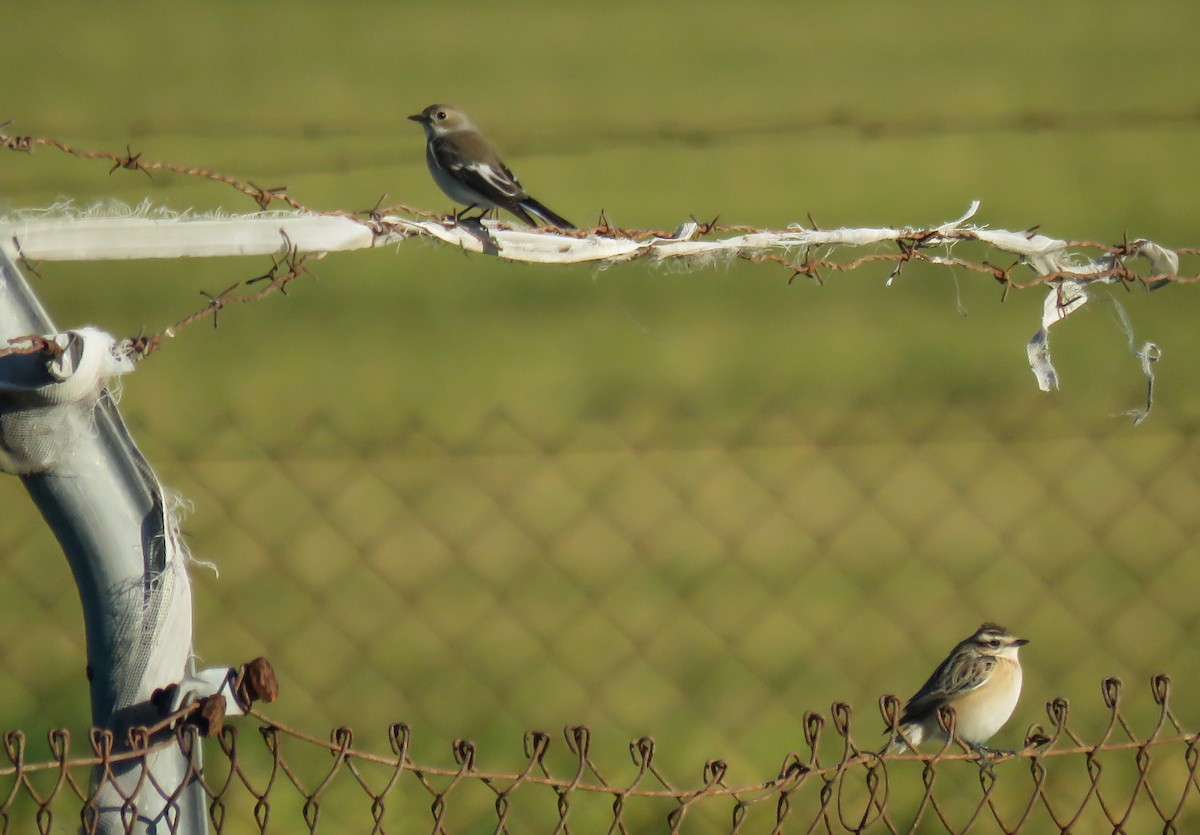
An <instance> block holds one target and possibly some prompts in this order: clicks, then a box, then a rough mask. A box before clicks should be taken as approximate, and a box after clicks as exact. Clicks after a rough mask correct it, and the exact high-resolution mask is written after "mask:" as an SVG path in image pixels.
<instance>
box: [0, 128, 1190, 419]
mask: <svg viewBox="0 0 1200 835" xmlns="http://www.w3.org/2000/svg"><path fill="white" fill-rule="evenodd" d="M4 128H5V126H3V125H0V131H2V130H4ZM0 147H2V148H6V149H9V150H13V151H20V152H25V153H32V151H33V150H34V149H36V148H42V147H46V148H53V149H56V150H58V151H60V152H62V153H65V154H69V155H71V156H74V157H77V158H80V159H85V160H92V159H94V160H102V161H106V162H108V163H109V165H110V168H109V173H110V174H111V173H114V172H116V171H117V170H118V169H127V170H133V171H141V172H143V173H145V174H147V175H151V174H152V172H158V171H164V172H172V173H175V174H178V175H181V176H192V177H199V178H203V179H208V180H211V181H213V182H217V183H221V184H224V185H227V186H229V187H232V188H234V189H236V190H237V191H239V192H241V193H242V194H245V195H246V196H248V197H250V198H251V199H252V200H253V201H254V203H255V205H256V206H257V207H258V210H259V211H258V212H257V213H256V214H253V215H248V216H242V217H195V216H190V215H184V216H179V217H175V218H167V219H166V220H172V221H175V223H166V222H163V221H162V220H160V219H159V218H157V217H156V218H154V219H153V221H150V219H149V218H147V217H145V216H143V215H138V214H134V215H133V216H127V217H121V218H115V217H103V216H96V215H92V214H87V213H84V214H83V215H82V216H79V215H75V216H69V215H68V216H64V215H61V214H60V215H58V216H55V215H54V213H53V212H51V213H49V214H48V215H47V216H43V217H33V216H28V215H18V216H16V217H13V218H10V219H0V240H11V244H12V247H13V249H14V250H15V252H16V253H17V255H18V256H19V257H20V258H21V259H22V262H23V263H26V264H29V259H30V258H36V259H39V260H53V259H81V258H138V257H168V256H176V257H179V256H191V255H194V256H202V255H210V256H211V255H226V254H235V253H236V254H254V253H259V254H272V253H276V255H275V256H274V258H273V262H272V267H271V268H270V270H268V271H267V273H265V274H264V275H262V276H258V277H256V278H253V279H248V280H244V281H241V280H240V281H238V282H235V283H234V284H233V285H231V286H230V288H228V289H227V290H226V291H224V292H222V293H220V294H217V295H215V296H214V295H210V294H208V293H207V292H205V293H204V294H205V295H206V296H207V297H208V299H209V304H208V305H206V306H205V307H204V308H203V309H202V310H199V311H196V312H195V313H193V314H192V315H190V316H188V317H185V318H184V319H181V320H180V321H179V322H177V323H176V324H175V325H173V326H171V327H168V328H165V329H163V330H161V331H159V332H158V333H156V334H154V335H153V336H150V337H145V336H141V337H138V338H135V339H133V340H130V344H131V346H132V351H133V353H134V354H135V355H138V356H146V355H148V354H149V353H151V352H153V351H154V350H156V349H157V348H158V347H159V346H160V345H161V343H162V340H163V339H164V338H165V337H168V336H173V335H174V334H175V333H177V332H178V331H179V330H180V329H182V328H185V327H187V326H188V325H190V324H192V323H194V322H195V321H198V320H199V319H202V318H204V317H206V316H211V317H212V321H213V325H214V327H216V325H217V322H218V314H219V312H220V311H221V310H222V309H224V308H225V307H226V306H228V305H229V304H232V303H234V302H239V303H244V302H250V301H256V300H258V299H261V298H264V297H265V296H267V295H270V294H271V293H273V292H275V291H279V292H281V293H284V294H286V292H287V290H286V287H287V284H288V283H289V282H290V281H291V280H293V279H295V278H296V277H297V276H298V275H299V274H300V273H301V272H303V263H304V259H305V258H307V257H309V256H312V255H315V254H318V253H327V252H331V251H338V250H347V249H358V248H369V247H379V246H381V245H383V244H387V243H393V242H400V241H404V240H407V239H410V238H415V237H426V238H433V239H434V240H437V241H440V242H442V243H444V244H447V245H451V246H455V247H458V248H461V249H463V250H464V251H468V252H476V253H482V254H488V255H493V256H496V257H499V258H504V259H507V260H513V261H522V262H526V263H541V264H571V263H588V262H590V263H600V264H613V263H619V262H622V261H629V260H634V259H639V258H646V259H650V260H651V261H654V262H658V263H663V262H672V263H681V264H685V265H688V266H693V267H705V266H709V265H712V264H715V263H727V262H729V261H732V260H736V259H743V260H747V261H749V262H751V263H772V264H778V265H779V266H780V267H782V268H783V269H784V270H786V271H787V276H788V278H787V280H788V282H789V283H791V282H793V281H795V279H796V278H798V277H799V276H805V277H808V278H811V279H813V280H814V281H816V282H817V284H819V285H820V284H823V283H824V282H825V280H826V276H828V275H832V274H838V273H848V272H852V271H855V270H860V269H863V268H865V267H868V266H870V265H876V264H878V265H880V266H883V267H885V268H886V269H887V270H888V272H887V275H886V277H885V278H884V283H885V284H886V285H889V286H891V285H894V284H896V283H897V282H898V281H899V279H900V278H901V276H902V274H903V273H906V272H907V271H908V269H909V268H910V266H911V265H914V264H922V265H928V266H930V267H934V268H941V269H951V270H955V271H958V270H962V271H966V272H970V273H975V274H978V275H982V276H987V277H989V278H991V279H993V280H994V281H996V282H997V283H999V284H1000V285H1001V288H1002V289H1001V295H1000V298H1001V300H1002V301H1003V300H1004V299H1006V298H1007V297H1008V293H1009V291H1010V290H1012V289H1025V288H1030V287H1037V286H1046V287H1048V288H1049V290H1050V295H1049V296H1048V297H1047V298H1046V299H1045V302H1044V305H1043V315H1042V319H1041V322H1040V328H1039V329H1038V331H1037V332H1036V333H1035V334H1034V336H1033V338H1032V339H1031V340H1030V341H1029V342H1028V344H1027V345H1026V352H1027V356H1028V361H1029V364H1030V368H1031V370H1032V371H1033V373H1034V375H1035V377H1036V379H1037V382H1038V386H1039V387H1040V388H1042V389H1043V390H1045V391H1049V390H1052V389H1054V388H1057V387H1058V385H1059V377H1058V373H1057V371H1056V369H1055V368H1054V365H1053V363H1052V361H1051V356H1050V346H1049V329H1050V327H1051V326H1052V325H1054V324H1056V323H1058V322H1060V321H1062V320H1063V319H1065V318H1066V317H1067V316H1069V315H1070V314H1071V313H1073V312H1074V311H1076V310H1078V309H1079V308H1080V307H1082V306H1083V305H1084V304H1085V303H1086V302H1087V301H1088V299H1089V298H1090V297H1091V293H1092V292H1094V290H1093V288H1095V287H1097V286H1099V285H1103V284H1120V285H1121V286H1122V287H1124V288H1125V289H1127V290H1128V289H1129V288H1130V287H1131V286H1132V285H1134V284H1138V285H1141V286H1142V287H1144V288H1146V289H1151V290H1153V289H1157V288H1159V287H1162V286H1164V285H1166V284H1170V283H1177V284H1192V283H1195V282H1196V281H1200V268H1198V265H1197V264H1196V256H1197V255H1200V249H1198V248H1195V247H1185V248H1176V249H1169V248H1167V247H1165V246H1163V245H1161V244H1158V243H1155V242H1154V241H1151V240H1149V239H1147V238H1132V239H1131V238H1130V236H1129V235H1128V234H1126V235H1123V236H1122V240H1121V241H1120V242H1119V243H1117V244H1113V245H1105V244H1102V243H1099V242H1096V241H1088V240H1069V239H1056V238H1052V237H1049V236H1047V235H1045V234H1043V233H1042V231H1041V228H1040V225H1037V224H1035V225H1032V226H1029V227H1027V228H1026V229H1024V230H1022V231H1020V232H1009V231H1004V230H993V229H988V228H987V227H984V226H978V225H974V224H972V223H971V221H972V219H973V218H974V216H975V215H976V213H977V212H978V209H979V204H978V202H975V203H972V204H971V206H970V208H969V209H968V210H967V211H966V212H965V213H963V214H962V215H961V216H960V217H958V218H956V219H954V220H950V221H947V222H944V223H940V224H938V225H935V226H926V227H881V228H861V229H856V228H846V229H822V228H820V227H819V226H818V224H817V223H816V222H815V221H814V220H813V218H812V216H811V214H810V215H809V216H808V222H809V226H808V227H805V226H802V225H800V224H794V225H792V226H790V227H788V228H787V229H782V230H778V229H776V230H772V229H759V228H754V227H747V226H738V225H730V224H721V223H720V217H719V216H718V217H714V218H713V219H712V220H709V221H699V220H697V219H696V218H695V217H694V216H693V217H692V219H691V220H690V221H689V222H687V223H684V224H683V225H681V226H680V227H679V228H677V229H675V230H673V231H667V230H658V229H623V228H621V227H620V226H618V225H616V224H614V223H613V222H612V221H611V220H610V219H609V217H608V215H607V214H606V213H605V212H604V211H601V212H600V213H599V217H598V219H597V222H596V225H595V226H593V227H592V228H590V229H581V230H558V229H553V230H551V229H532V230H531V229H526V228H521V229H517V228H513V227H512V226H510V225H509V224H507V223H504V222H500V221H491V220H460V219H459V218H458V217H456V216H454V217H449V218H442V217H439V216H438V215H436V214H433V213H430V212H424V211H420V210H417V209H414V208H412V207H409V206H404V205H402V204H397V205H393V206H386V207H385V206H383V205H382V204H383V203H384V200H385V199H386V195H383V196H381V197H380V199H379V200H378V201H377V203H376V205H375V206H374V207H372V208H371V209H368V210H365V211H360V212H345V211H324V212H322V211H316V210H314V209H313V208H311V207H309V206H306V205H304V204H303V203H301V202H300V201H299V200H297V199H295V198H294V197H292V196H291V195H290V194H289V193H288V190H287V188H286V187H285V186H272V187H262V186H259V185H257V184H256V183H255V182H254V181H252V180H248V179H247V180H243V179H239V178H236V177H231V176H228V175H225V174H221V173H219V172H216V171H213V170H211V169H206V168H199V167H195V166H186V165H177V164H174V163H166V162H156V161H149V160H145V159H144V158H143V153H142V152H141V151H137V152H135V151H134V150H133V149H132V147H129V146H127V147H126V148H125V150H124V152H113V151H97V150H87V149H82V148H77V147H75V146H73V145H70V144H68V143H66V142H63V141H61V140H58V139H53V138H47V137H35V136H17V135H12V134H8V133H4V132H0ZM276 204H282V205H284V206H286V207H287V208H288V209H289V210H291V211H290V212H285V213H283V214H277V213H274V212H269V211H267V210H268V209H269V208H270V207H272V206H275V205H276ZM66 227H70V230H69V233H68V232H67V231H66V230H65V228H66ZM234 228H236V230H237V233H238V234H236V235H233V234H230V230H232V229H234ZM85 232H89V233H90V237H89V235H88V234H82V233H85ZM280 235H282V237H283V239H284V246H283V250H282V251H283V252H284V253H285V254H284V255H283V256H279V255H278V254H277V253H278V252H279V246H278V239H279V236H280ZM862 249H867V250H868V251H866V252H863V253H862V254H857V255H855V254H851V255H847V254H846V253H847V252H850V251H853V250H862ZM977 251H980V252H979V253H978V254H977ZM996 251H998V252H1002V253H1006V254H1007V255H1010V256H1014V260H1013V261H1012V263H1011V264H1010V265H1009V266H1007V267H998V266H996V265H995V264H994V263H993V262H992V260H993V259H989V257H987V256H988V255H990V253H992V252H996ZM1184 259H1187V261H1188V263H1187V264H1186V265H1185V264H1183V263H1182V262H1183V261H1184ZM1185 266H1186V269H1185V268H1184V267H1185ZM298 267H299V269H297V268H298ZM1019 273H1020V274H1019ZM259 281H269V284H268V285H267V287H266V288H265V290H264V291H263V292H260V293H258V294H240V295H237V294H234V292H233V291H234V290H235V289H236V287H237V286H239V285H241V284H243V283H245V284H247V285H250V284H253V283H257V282H259ZM202 292H203V291H202ZM1131 353H1132V354H1134V356H1135V357H1137V358H1138V359H1139V360H1140V361H1141V365H1142V370H1143V374H1144V376H1146V378H1147V389H1148V395H1147V397H1146V408H1145V409H1142V408H1138V409H1134V410H1130V411H1129V412H1127V414H1129V415H1131V416H1132V417H1133V419H1134V421H1135V422H1141V421H1142V420H1143V419H1144V418H1145V417H1146V415H1147V414H1148V413H1149V408H1150V405H1151V404H1152V401H1153V397H1152V393H1153V374H1152V363H1153V362H1155V361H1157V359H1158V357H1159V356H1160V355H1161V352H1160V351H1159V349H1158V347H1157V346H1156V345H1154V343H1150V342H1148V343H1146V344H1145V346H1143V347H1142V348H1141V349H1139V350H1133V349H1131Z"/></svg>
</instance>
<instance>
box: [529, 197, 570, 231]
mask: <svg viewBox="0 0 1200 835" xmlns="http://www.w3.org/2000/svg"><path fill="white" fill-rule="evenodd" d="M517 205H518V206H520V207H521V208H522V209H525V210H526V211H527V212H530V213H531V214H535V215H537V216H538V217H540V218H541V219H542V220H544V221H546V222H547V223H549V224H550V225H551V226H557V227H558V228H559V229H574V228H575V224H574V223H571V221H569V220H567V219H566V218H564V217H563V216H562V215H557V214H555V213H554V212H552V211H550V210H549V209H547V208H546V207H545V206H543V205H542V204H541V203H539V202H538V201H536V200H534V199H533V198H532V197H526V198H525V199H524V200H522V201H521V202H520V203H518V204H517Z"/></svg>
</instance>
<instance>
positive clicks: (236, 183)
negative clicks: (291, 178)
mask: <svg viewBox="0 0 1200 835" xmlns="http://www.w3.org/2000/svg"><path fill="white" fill-rule="evenodd" d="M6 125H7V123H6V124H4V125H0V148H4V149H8V150H11V151H17V152H22V153H28V154H31V153H33V152H34V150H35V149H38V148H49V149H54V150H57V151H60V152H62V153H64V154H68V155H70V156H72V157H76V158H78V159H82V160H95V161H99V162H102V163H105V164H108V165H109V169H108V170H109V173H110V174H112V173H114V172H116V171H119V170H128V171H138V172H142V173H143V174H145V175H147V176H151V177H152V176H153V174H154V173H155V172H170V173H172V174H177V175H180V176H187V177H197V178H200V179H205V180H209V181H212V182H215V183H219V184H221V185H224V186H228V187H230V188H233V189H235V190H236V191H238V192H240V193H242V194H244V195H246V196H248V197H250V198H251V200H253V201H254V203H255V205H256V206H258V208H259V209H261V210H266V209H269V208H271V207H273V206H274V205H276V204H283V205H285V206H287V207H288V208H290V209H292V210H295V211H300V212H305V213H309V214H322V215H329V216H337V217H345V218H349V219H353V220H355V221H357V222H360V223H362V224H364V225H366V226H368V227H369V228H370V229H371V230H372V232H373V234H374V235H376V236H377V237H378V236H380V235H384V234H388V233H397V231H398V230H397V229H396V228H395V227H394V225H393V224H389V223H387V222H386V221H385V220H384V218H385V217H387V216H395V215H407V216H410V217H417V218H424V219H429V220H435V221H436V220H444V218H442V217H441V216H440V215H438V214H436V213H432V212H428V211H423V210H420V209H416V208H413V207H411V206H407V205H404V204H393V205H389V206H384V205H382V204H383V201H384V198H380V201H379V204H378V205H376V206H374V207H373V208H371V209H368V210H364V211H359V212H346V211H340V210H338V211H320V210H317V209H314V208H312V207H310V206H308V205H305V204H304V203H302V202H301V201H299V200H297V199H296V198H294V197H293V196H291V195H290V194H289V193H288V190H287V187H286V186H274V187H262V186H259V185H257V184H256V183H254V182H253V181H251V180H247V179H241V178H238V177H233V176H230V175H227V174H222V173H220V172H217V171H214V170H212V169H208V168H203V167H198V166H191V165H181V164H176V163H170V162H162V161H153V160H146V159H143V154H142V153H141V152H136V153H135V152H134V151H133V150H132V148H130V147H128V146H127V147H126V148H125V150H124V151H123V152H120V151H106V150H92V149H84V148H78V147H75V146H74V145H71V144H69V143H67V142H64V141H62V140H60V139H56V138H52V137H40V136H27V135H25V136H23V135H15V134H8V133H4V132H3V129H4V128H5V127H6ZM719 220H720V219H719V218H713V219H712V220H709V221H700V220H697V219H696V218H694V217H693V221H694V222H695V224H696V230H695V234H696V236H697V237H700V238H703V237H704V236H707V235H710V234H714V233H732V234H754V233H760V232H768V231H770V230H764V229H758V228H755V227H749V226H741V225H731V224H721V223H720V222H719ZM809 225H810V226H811V227H812V229H814V230H816V229H817V228H818V227H817V224H816V223H815V221H813V220H812V217H811V216H810V217H809ZM1037 229H1038V227H1036V226H1035V227H1033V228H1031V229H1030V230H1028V233H1027V234H1028V235H1030V236H1032V235H1033V234H1034V233H1036V231H1037ZM556 234H560V235H568V236H574V237H581V238H584V237H593V236H598V237H608V238H614V239H627V240H633V241H650V240H651V239H656V238H658V239H661V238H664V237H670V236H671V235H672V234H673V233H672V232H671V231H669V230H661V229H624V228H621V227H619V226H617V225H615V224H613V223H611V222H610V220H609V219H608V217H607V215H606V214H605V213H604V212H603V211H601V212H600V213H599V216H598V218H597V221H596V223H595V225H593V226H591V227H589V228H586V229H578V230H566V231H564V230H556ZM974 240H976V237H975V234H974V233H973V231H972V230H969V229H959V230H952V231H946V230H933V229H924V230H911V231H910V232H908V233H905V234H902V235H900V237H898V238H897V240H896V242H895V243H896V248H897V251H895V252H874V253H869V254H866V255H862V256H859V257H856V258H851V259H846V258H836V257H834V252H833V251H832V250H833V249H834V248H832V247H826V248H822V250H823V251H822V252H821V253H820V254H814V253H813V251H812V248H806V249H805V250H804V253H803V256H802V257H801V258H799V259H797V258H794V257H790V256H788V255H779V254H771V253H750V252H745V253H739V254H738V255H737V256H736V257H738V258H740V259H743V260H747V261H750V262H752V263H771V264H777V265H779V266H780V267H782V268H783V269H785V270H786V271H787V272H788V276H789V278H788V281H789V283H790V282H792V281H794V280H795V279H796V278H798V277H800V276H804V277H807V278H809V279H812V280H814V281H816V282H817V283H822V282H823V280H824V275H825V274H826V273H835V272H836V273H846V272H851V271H853V270H857V269H859V268H862V267H864V266H867V265H871V264H882V265H884V266H888V267H890V270H891V272H890V275H889V279H892V278H895V277H897V276H898V275H899V274H900V272H901V270H902V269H903V268H904V267H905V266H906V265H907V264H909V263H911V262H918V263H926V264H931V265H936V266H939V267H949V268H952V269H954V268H962V269H963V270H966V271H969V272H974V273H979V274H981V275H986V276H989V277H991V278H992V279H994V280H995V281H996V282H997V283H999V284H1000V285H1001V287H1002V288H1003V289H1002V295H1001V299H1002V300H1003V299H1004V298H1006V297H1007V294H1008V291H1009V290H1010V289H1014V288H1015V289H1025V288H1029V287H1035V286H1041V285H1047V284H1049V285H1053V284H1055V282H1061V281H1063V280H1074V281H1081V282H1090V281H1119V282H1120V283H1121V284H1122V285H1123V286H1125V287H1129V286H1130V285H1132V284H1139V285H1142V286H1144V287H1148V288H1150V289H1154V288H1157V287H1159V286H1161V285H1162V284H1164V283H1169V282H1170V283H1179V284H1191V283H1195V282H1196V281H1200V271H1195V272H1187V271H1182V270H1178V271H1174V272H1171V273H1162V272H1159V271H1153V272H1146V271H1140V270H1138V269H1137V268H1135V267H1132V266H1130V264H1129V261H1128V259H1129V258H1130V257H1131V256H1133V255H1137V254H1138V253H1139V251H1140V250H1139V245H1140V244H1142V243H1144V242H1143V241H1136V240H1135V241H1130V240H1129V238H1128V236H1125V238H1124V240H1123V241H1122V242H1120V243H1118V244H1112V245H1109V244H1103V243H1100V242H1097V241H1087V240H1074V241H1068V242H1067V245H1068V246H1069V247H1070V248H1072V249H1073V250H1079V251H1080V253H1081V254H1082V255H1086V254H1088V253H1094V255H1093V258H1101V259H1104V260H1105V262H1106V265H1105V266H1104V267H1103V268H1101V269H1099V270H1095V269H1093V270H1089V271H1086V272H1078V273H1077V272H1072V271H1070V270H1060V271H1055V272H1050V273H1045V272H1041V273H1039V272H1037V271H1033V274H1032V275H1029V276H1027V277H1024V278H1022V277H1018V276H1016V275H1014V272H1015V271H1017V270H1019V269H1022V268H1025V269H1028V267H1029V265H1028V264H1027V263H1026V262H1025V261H1024V259H1021V258H1018V259H1017V260H1015V261H1014V262H1013V263H1012V264H1010V265H1009V266H1007V267H1001V266H996V265H994V264H991V263H989V262H988V261H987V260H985V259H980V260H972V259H970V258H962V257H950V256H949V254H948V253H945V248H946V247H948V246H949V245H952V244H953V243H955V242H971V241H974ZM935 250H940V251H941V252H942V253H943V254H939V252H937V251H935ZM280 251H281V255H279V256H276V257H275V259H274V260H273V263H272V266H271V267H270V269H269V270H268V271H267V272H266V273H265V274H263V275H260V276H257V277H255V278H251V279H240V280H237V281H235V282H234V283H233V284H231V285H230V286H229V287H228V288H227V289H225V290H224V291H222V292H220V293H216V294H210V293H208V292H205V291H201V293H202V295H204V296H206V297H207V299H208V302H207V303H206V304H205V305H204V306H203V307H201V308H199V309H197V310H196V311H194V312H193V313H191V314H189V315H187V316H184V317H183V318H181V319H179V320H178V321H177V322H175V323H174V324H172V325H169V326H167V327H164V328H162V329H160V330H159V331H157V332H155V333H153V334H151V335H146V334H141V335H139V336H136V337H132V338H130V339H128V340H126V341H125V345H126V346H128V350H129V353H130V355H131V356H133V357H135V358H141V357H145V356H147V355H149V354H150V353H153V352H154V351H155V350H157V349H158V348H159V347H161V345H162V343H163V342H164V340H166V339H168V338H171V337H173V336H175V335H176V334H178V333H179V332H180V331H181V330H183V329H185V328H187V327H189V326H191V325H194V324H196V323H197V322H200V321H203V320H206V319H207V320H211V321H212V323H213V325H214V326H216V325H217V322H218V315H217V314H218V313H219V312H220V311H221V310H222V309H224V308H225V307H227V306H229V305H231V304H244V303H249V302H254V301H260V300H262V299H264V298H266V297H267V296H270V295H274V294H275V293H277V292H279V293H284V294H286V287H287V285H288V284H289V283H290V282H291V281H293V280H294V279H296V278H298V277H299V276H300V275H302V274H303V273H305V272H306V262H307V260H308V258H309V257H310V256H305V255H298V254H297V253H296V250H295V249H294V248H293V247H291V246H290V242H288V241H284V242H283V246H282V247H281V250H280ZM17 252H18V255H19V257H20V259H21V261H22V263H23V264H25V265H26V266H27V267H28V268H30V269H34V265H33V264H31V263H29V262H28V261H27V260H26V259H25V257H24V255H23V254H21V253H20V247H19V242H17ZM1173 252H1174V253H1175V255H1176V257H1179V256H1189V257H1193V256H1197V255H1200V247H1182V248H1176V249H1174V250H1173ZM261 280H267V281H269V283H268V284H267V285H266V287H264V288H262V289H260V290H258V291H256V292H243V293H236V292H235V291H236V290H237V289H238V288H239V287H242V286H244V285H249V284H252V283H255V282H257V281H261ZM30 339H31V338H26V339H22V340H15V341H14V342H15V343H16V344H14V345H11V346H9V347H7V348H0V355H3V354H8V353H31V352H35V351H37V350H38V345H37V344H36V343H33V342H31V341H30Z"/></svg>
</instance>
